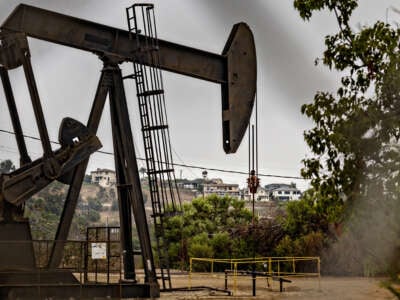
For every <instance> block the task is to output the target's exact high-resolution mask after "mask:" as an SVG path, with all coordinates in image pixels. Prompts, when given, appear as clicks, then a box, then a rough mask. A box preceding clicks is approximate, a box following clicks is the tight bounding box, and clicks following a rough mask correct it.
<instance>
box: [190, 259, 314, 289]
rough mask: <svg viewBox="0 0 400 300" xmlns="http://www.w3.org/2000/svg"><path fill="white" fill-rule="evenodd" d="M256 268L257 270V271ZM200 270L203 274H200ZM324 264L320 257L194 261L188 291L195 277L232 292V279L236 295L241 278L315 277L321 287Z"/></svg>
mask: <svg viewBox="0 0 400 300" xmlns="http://www.w3.org/2000/svg"><path fill="white" fill-rule="evenodd" d="M253 268H254V269H253ZM196 270H197V271H200V272H196ZM320 271H321V261H320V258H319V257H256V258H240V259H214V258H190V266H189V279H188V288H189V289H191V287H192V283H193V282H192V281H193V275H194V274H196V276H198V275H199V276H202V275H205V278H209V279H214V280H213V282H214V283H215V284H222V282H223V285H224V289H228V278H229V277H232V279H233V284H232V290H233V294H234V295H236V294H237V289H238V278H239V277H242V276H247V277H249V276H252V275H253V273H254V274H255V275H256V279H257V278H267V279H268V278H275V277H278V278H281V277H315V278H318V286H319V287H320V279H321V273H320Z"/></svg>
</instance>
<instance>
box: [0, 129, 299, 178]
mask: <svg viewBox="0 0 400 300" xmlns="http://www.w3.org/2000/svg"><path fill="white" fill-rule="evenodd" d="M0 132H3V133H7V134H12V135H15V133H14V132H12V131H9V130H4V129H0ZM24 137H25V138H28V139H32V140H35V141H40V138H38V137H35V136H31V135H24ZM50 143H52V144H57V145H59V144H60V143H59V142H55V141H50ZM96 152H97V153H101V154H105V155H114V153H113V152H109V151H102V150H98V151H96ZM136 159H137V160H141V161H146V159H144V158H141V157H137V158H136ZM172 165H173V166H177V167H184V168H191V169H199V170H209V171H214V172H221V173H229V174H239V175H249V174H248V172H243V171H236V170H226V169H219V168H208V167H204V166H195V165H188V164H178V163H173V164H172ZM258 176H259V177H273V178H282V179H301V180H307V179H305V178H303V177H300V176H287V175H275V174H260V173H259V174H258Z"/></svg>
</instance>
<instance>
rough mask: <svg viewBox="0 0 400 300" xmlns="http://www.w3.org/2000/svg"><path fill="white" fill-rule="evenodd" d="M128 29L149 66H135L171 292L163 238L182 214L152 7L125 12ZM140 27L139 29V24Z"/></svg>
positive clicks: (163, 275)
mask: <svg viewBox="0 0 400 300" xmlns="http://www.w3.org/2000/svg"><path fill="white" fill-rule="evenodd" d="M126 14H127V20H128V29H129V32H130V33H131V38H132V40H134V42H136V45H137V49H138V51H140V52H142V53H143V55H145V56H147V57H148V58H149V61H150V62H151V64H150V65H147V66H146V65H143V64H141V63H140V61H136V62H134V63H133V74H131V75H128V76H125V78H132V79H135V84H136V93H137V98H138V104H139V113H140V120H141V126H142V136H143V144H144V150H145V156H146V167H147V175H148V182H149V190H150V198H151V204H152V210H153V214H152V218H153V222H154V230H155V237H156V241H157V254H158V259H159V269H160V271H159V274H158V276H157V277H158V278H159V279H161V282H162V287H163V289H164V290H165V289H171V288H172V285H171V275H170V265H169V256H168V241H167V240H166V239H165V235H164V217H165V216H166V215H169V214H175V213H176V212H179V211H180V210H181V208H180V196H179V192H178V188H177V184H176V180H175V173H174V169H173V161H172V153H171V144H170V138H169V130H168V124H167V116H166V110H165V95H164V88H163V79H162V74H161V70H160V69H159V68H158V65H159V56H158V52H157V51H158V49H159V48H158V41H157V31H156V27H155V16H154V6H153V4H143V3H141V4H134V5H132V6H130V7H128V8H127V9H126ZM139 23H140V25H141V26H140V27H141V28H140V29H139V27H138V24H139Z"/></svg>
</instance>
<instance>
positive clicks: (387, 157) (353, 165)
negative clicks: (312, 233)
mask: <svg viewBox="0 0 400 300" xmlns="http://www.w3.org/2000/svg"><path fill="white" fill-rule="evenodd" d="M357 3H358V1H356V0H340V1H339V0H295V1H294V7H295V8H296V9H297V10H298V11H299V13H300V16H301V17H302V18H303V19H305V20H309V19H310V18H311V17H312V15H313V13H314V12H315V11H318V10H322V9H327V10H329V11H331V12H332V13H333V15H334V17H335V18H336V20H337V23H338V28H339V30H338V32H337V33H336V34H333V35H328V36H326V37H325V46H326V48H325V51H324V53H323V56H322V59H319V60H317V63H318V62H319V61H322V63H323V64H324V65H326V66H327V67H329V68H330V69H335V70H338V71H341V73H340V74H342V77H341V80H340V86H339V88H338V89H337V91H336V92H335V93H329V92H324V91H319V92H317V93H316V94H315V97H314V101H313V102H312V103H310V104H306V105H303V107H302V113H303V114H305V115H307V116H308V117H309V118H310V119H312V120H313V121H314V123H315V127H314V128H312V129H311V130H309V131H307V132H305V134H304V137H305V140H306V142H307V144H308V146H309V147H310V149H311V151H312V152H313V153H314V156H313V157H312V158H308V159H305V160H304V168H303V170H302V175H303V176H304V177H305V178H309V179H311V183H312V186H313V191H314V193H315V194H318V198H319V199H322V200H323V201H325V202H327V203H330V205H331V207H333V208H334V209H333V211H331V213H332V215H333V216H336V217H338V216H339V215H340V212H341V209H342V204H343V201H344V200H348V203H352V202H353V201H354V199H356V198H358V197H359V196H360V195H365V194H366V193H369V190H368V188H367V187H368V186H369V182H371V181H373V182H374V185H375V186H377V187H379V188H380V189H381V190H383V189H385V187H386V186H387V185H388V184H389V179H390V178H393V176H395V175H396V174H395V173H394V172H393V171H394V170H395V169H396V167H398V166H397V162H398V161H399V160H398V158H399V151H398V150H399V149H398V147H397V143H398V139H399V137H400V131H399V125H400V118H399V117H398V113H399V111H400V97H399V95H400V85H399V83H400V77H399V76H398V70H399V59H400V56H399V37H400V31H399V29H397V28H391V27H390V25H388V24H385V23H383V22H381V21H377V22H376V23H374V24H372V25H371V26H364V27H361V28H359V29H354V28H353V27H352V26H351V25H350V19H351V15H352V13H353V11H354V10H355V9H356V8H357ZM377 181H378V182H377ZM315 198H317V197H315Z"/></svg>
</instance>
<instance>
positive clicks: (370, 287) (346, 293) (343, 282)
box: [161, 273, 397, 300]
mask: <svg viewBox="0 0 400 300" xmlns="http://www.w3.org/2000/svg"><path fill="white" fill-rule="evenodd" d="M290 280H292V282H291V283H284V284H283V287H284V291H283V292H282V293H281V292H279V282H277V281H272V280H271V279H269V284H270V287H268V283H267V280H266V278H257V281H256V282H257V284H256V286H257V289H256V297H254V298H253V297H252V281H251V278H250V277H247V276H245V277H238V279H237V281H236V285H235V282H234V280H233V278H232V277H230V278H229V280H228V289H229V290H231V291H232V292H233V296H230V297H229V296H227V295H226V294H224V293H221V292H218V291H213V290H200V291H190V292H189V291H179V292H173V293H171V292H165V293H162V294H161V299H173V300H186V299H187V300H189V299H190V300H192V299H215V300H219V299H231V300H233V299H250V298H251V299H266V300H268V299H274V300H275V299H301V300H303V299H304V300H305V299H307V300H308V299H328V300H336V299H339V300H346V299H349V300H350V299H351V300H367V299H371V300H372V299H374V300H375V299H376V300H378V299H397V298H396V297H395V296H394V295H393V294H392V293H391V292H389V291H388V290H387V289H385V288H384V287H382V282H383V281H385V280H386V279H385V278H361V277H321V278H320V279H319V278H317V277H314V278H290ZM188 285H191V287H193V288H195V287H197V286H207V287H213V288H219V289H223V288H224V275H223V274H218V273H214V274H212V275H211V274H194V275H193V276H192V278H191V280H189V278H188V275H173V276H172V286H173V287H174V288H178V287H187V286H188Z"/></svg>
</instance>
